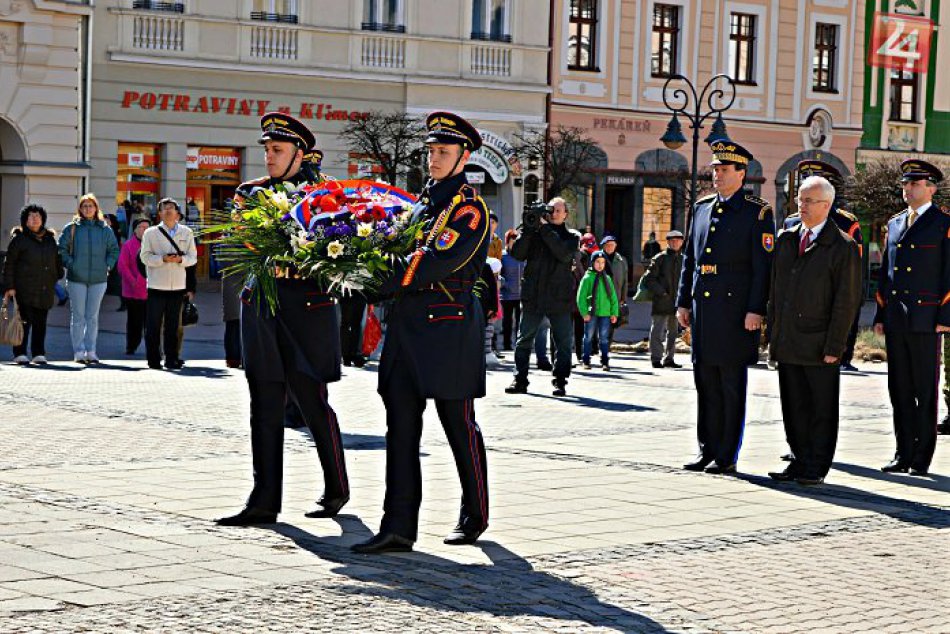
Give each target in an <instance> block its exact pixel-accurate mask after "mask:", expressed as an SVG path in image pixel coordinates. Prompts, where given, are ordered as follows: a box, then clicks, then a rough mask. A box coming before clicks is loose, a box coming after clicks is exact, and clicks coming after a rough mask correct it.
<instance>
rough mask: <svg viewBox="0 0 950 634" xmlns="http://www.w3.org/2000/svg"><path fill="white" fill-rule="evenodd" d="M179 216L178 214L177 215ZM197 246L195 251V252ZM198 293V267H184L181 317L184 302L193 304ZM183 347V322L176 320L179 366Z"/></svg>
mask: <svg viewBox="0 0 950 634" xmlns="http://www.w3.org/2000/svg"><path fill="white" fill-rule="evenodd" d="M179 216H180V214H179ZM197 248H198V247H197V245H196V246H195V249H196V250H197ZM197 293H198V265H197V264H192V265H191V266H186V267H185V295H184V297H182V302H181V308H182V315H184V312H185V302H186V301H187V302H194V301H195V295H196V294H197ZM184 345H185V321H184V319H183V318H181V319H179V320H178V356H177V357H176V358H177V359H178V362H179V363H180V364H181V365H185V361H184V359H183V358H182V355H181V350H182V347H184Z"/></svg>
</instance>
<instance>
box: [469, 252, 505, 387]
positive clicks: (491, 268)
mask: <svg viewBox="0 0 950 634" xmlns="http://www.w3.org/2000/svg"><path fill="white" fill-rule="evenodd" d="M500 270H501V262H500V261H499V260H497V259H495V258H487V260H486V261H485V266H483V267H482V272H481V274H480V275H479V277H478V280H477V281H476V282H475V289H476V290H475V294H476V295H477V296H478V303H479V305H480V306H481V308H482V316H484V318H485V365H486V367H487V368H488V369H489V370H496V369H498V368H499V367H501V363H499V361H498V357H496V356H495V352H494V350H493V349H492V340H493V339H494V335H495V325H494V323H493V322H494V320H495V316H496V315H497V314H498V309H499V301H498V277H497V273H496V271H500Z"/></svg>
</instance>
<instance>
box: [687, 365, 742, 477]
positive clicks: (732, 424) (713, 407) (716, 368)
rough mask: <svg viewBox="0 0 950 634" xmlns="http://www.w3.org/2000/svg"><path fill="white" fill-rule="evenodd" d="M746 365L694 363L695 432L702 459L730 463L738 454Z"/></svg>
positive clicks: (732, 462)
mask: <svg viewBox="0 0 950 634" xmlns="http://www.w3.org/2000/svg"><path fill="white" fill-rule="evenodd" d="M748 378H749V368H748V367H747V366H745V365H712V364H709V363H695V364H693V381H694V383H695V384H696V392H697V394H696V396H697V399H696V400H697V406H698V407H697V411H698V414H697V425H696V436H697V439H698V440H699V450H700V452H701V453H702V456H703V458H704V459H707V460H714V461H715V462H716V464H719V465H723V466H725V465H731V464H734V463H735V462H736V460H738V458H739V448H740V447H741V446H742V435H743V431H744V429H745V401H746V385H747V383H748Z"/></svg>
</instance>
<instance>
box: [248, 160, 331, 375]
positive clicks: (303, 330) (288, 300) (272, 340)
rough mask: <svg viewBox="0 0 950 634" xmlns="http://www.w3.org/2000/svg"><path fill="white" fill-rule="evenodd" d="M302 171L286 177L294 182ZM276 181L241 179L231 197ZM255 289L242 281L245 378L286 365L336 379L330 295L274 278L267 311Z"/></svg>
mask: <svg viewBox="0 0 950 634" xmlns="http://www.w3.org/2000/svg"><path fill="white" fill-rule="evenodd" d="M308 173H309V172H308ZM307 175H308V174H298V175H296V176H294V177H292V178H289V179H287V180H288V181H291V182H294V183H296V184H300V183H303V182H306V176H307ZM279 182H280V181H275V180H273V179H266V178H264V179H258V180H255V181H250V182H248V183H244V184H242V185H241V186H240V187H239V188H238V190H237V194H236V196H235V203H236V204H240V202H241V197H247V196H248V195H250V192H251V191H252V190H253V188H254V187H274V186H275V185H276V184H277V183H279ZM255 295H256V293H255V288H254V280H247V281H245V284H244V290H243V291H242V293H241V301H242V302H243V303H244V306H243V307H242V310H241V343H242V345H243V351H244V367H245V373H246V374H247V376H248V378H251V379H256V380H260V381H282V380H284V379H285V376H284V367H285V365H286V367H288V368H295V369H296V370H297V371H299V372H303V373H304V374H307V375H308V376H310V377H311V378H313V379H315V380H316V381H319V382H322V383H330V382H333V381H338V380H339V379H340V374H341V372H340V366H341V364H342V360H343V359H342V354H341V351H340V319H339V315H338V312H337V307H336V304H337V300H336V298H334V297H332V296H331V295H329V294H327V293H326V292H324V290H323V289H322V288H320V286H319V285H318V284H316V283H315V282H312V281H309V280H299V279H278V280H277V304H278V306H277V311H276V314H273V313H271V311H270V309H269V308H268V306H267V302H266V301H265V300H264V298H263V297H261V298H257V297H256V296H255Z"/></svg>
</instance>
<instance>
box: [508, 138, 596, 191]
mask: <svg viewBox="0 0 950 634" xmlns="http://www.w3.org/2000/svg"><path fill="white" fill-rule="evenodd" d="M513 145H514V150H515V155H516V156H517V157H518V159H519V160H520V161H521V162H522V163H523V164H531V163H532V162H535V161H536V162H538V163H539V167H541V168H542V169H543V172H544V182H545V188H544V189H545V191H544V195H545V196H544V197H545V199H550V198H551V197H553V196H557V195H559V194H561V193H562V192H563V191H564V190H565V189H567V188H568V187H570V186H571V185H574V184H576V183H577V181H578V176H579V175H580V174H581V173H582V172H584V171H586V170H589V169H592V168H594V167H596V166H597V164H598V162H599V160H600V158H601V157H602V156H603V155H604V152H603V150H602V149H601V148H600V145H598V143H597V141H595V140H594V139H593V138H591V137H589V136H588V135H587V133H586V131H585V130H584V129H583V128H569V127H565V126H563V125H561V126H558V127H557V128H556V129H554V130H552V131H551V132H550V134H547V135H545V134H539V133H527V134H518V135H515V140H514V144H513Z"/></svg>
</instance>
